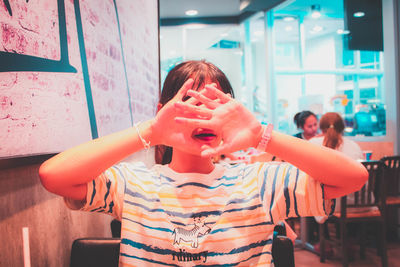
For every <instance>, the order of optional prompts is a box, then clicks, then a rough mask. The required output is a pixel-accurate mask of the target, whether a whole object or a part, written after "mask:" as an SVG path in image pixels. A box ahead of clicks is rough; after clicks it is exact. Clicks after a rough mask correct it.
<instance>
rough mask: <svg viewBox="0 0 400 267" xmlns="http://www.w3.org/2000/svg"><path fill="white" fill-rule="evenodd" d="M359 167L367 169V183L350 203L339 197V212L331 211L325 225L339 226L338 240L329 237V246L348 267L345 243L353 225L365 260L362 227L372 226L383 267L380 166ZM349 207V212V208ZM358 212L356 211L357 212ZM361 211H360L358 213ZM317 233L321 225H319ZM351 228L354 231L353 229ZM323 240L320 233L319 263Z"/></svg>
mask: <svg viewBox="0 0 400 267" xmlns="http://www.w3.org/2000/svg"><path fill="white" fill-rule="evenodd" d="M363 165H364V166H365V168H366V169H367V170H368V173H369V178H368V182H367V183H366V184H365V185H364V186H363V187H362V188H361V189H360V190H359V191H357V192H354V193H353V194H354V203H348V201H347V196H343V197H341V199H340V204H341V206H340V212H335V213H334V214H333V215H332V216H330V217H329V218H328V220H327V221H326V222H325V224H327V223H331V222H333V223H335V224H338V225H339V229H340V235H339V240H337V239H336V240H335V238H334V236H336V237H337V236H338V235H331V236H332V237H331V240H329V242H330V243H333V246H337V247H339V248H340V251H341V254H342V255H341V256H342V265H343V266H348V256H349V255H348V251H349V250H348V244H349V236H348V235H349V233H350V232H349V231H348V227H349V225H350V224H352V225H353V227H354V225H356V227H357V228H355V229H356V230H359V231H358V233H359V238H360V256H361V258H365V243H366V238H367V234H366V226H367V225H369V224H371V223H376V224H377V225H378V227H376V230H377V238H378V241H379V242H377V250H378V254H379V255H380V256H381V261H382V266H384V267H386V266H387V264H388V263H387V252H386V238H385V194H384V189H383V170H384V165H383V163H382V162H380V161H368V162H367V161H366V162H363ZM371 207H376V208H377V209H375V210H369V209H367V211H365V208H371ZM350 208H351V209H350ZM357 209H358V211H357ZM361 209H363V210H361ZM319 227H320V233H322V229H323V227H324V224H320V226H319ZM353 229H354V228H353ZM326 241H328V240H326V239H325V237H324V235H323V234H320V251H321V253H320V261H321V262H324V261H325V257H326V255H325V253H326V252H325V242H326Z"/></svg>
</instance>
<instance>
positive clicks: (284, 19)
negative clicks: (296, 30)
mask: <svg viewBox="0 0 400 267" xmlns="http://www.w3.org/2000/svg"><path fill="white" fill-rule="evenodd" d="M293 20H294V18H293V17H290V16H288V17H284V18H283V21H288V22H289V21H293Z"/></svg>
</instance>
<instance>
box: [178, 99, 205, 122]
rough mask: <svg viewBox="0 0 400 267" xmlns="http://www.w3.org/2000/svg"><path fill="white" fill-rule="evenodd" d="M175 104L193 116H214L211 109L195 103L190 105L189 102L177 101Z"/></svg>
mask: <svg viewBox="0 0 400 267" xmlns="http://www.w3.org/2000/svg"><path fill="white" fill-rule="evenodd" d="M174 106H175V108H177V109H178V110H179V111H180V112H182V113H183V114H184V115H191V116H193V117H201V118H204V119H210V118H211V117H212V111H211V110H209V109H205V108H203V107H199V106H195V105H190V104H188V103H187V102H176V103H175V104H174Z"/></svg>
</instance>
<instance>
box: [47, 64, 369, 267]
mask: <svg viewBox="0 0 400 267" xmlns="http://www.w3.org/2000/svg"><path fill="white" fill-rule="evenodd" d="M231 89H232V88H231V86H230V83H229V81H228V79H227V78H226V76H225V74H224V73H223V72H222V71H221V70H220V69H218V68H217V67H216V66H215V65H213V64H211V63H208V62H205V61H187V62H183V63H181V64H178V65H177V66H175V67H174V68H173V69H172V70H171V71H170V72H169V73H168V75H167V77H166V79H165V82H164V86H163V90H162V94H161V98H160V102H159V105H158V108H159V110H158V113H157V114H156V115H155V117H154V118H152V119H149V120H148V121H146V122H142V123H140V124H135V125H134V126H133V127H131V128H128V129H126V130H123V131H119V132H116V133H113V134H110V135H107V136H103V137H100V138H97V139H95V140H91V141H89V142H87V143H84V144H81V145H78V146H76V147H73V148H70V149H68V150H66V151H64V152H61V153H60V154H58V155H56V156H54V157H53V158H51V159H49V160H47V161H45V162H44V163H43V164H42V165H41V167H40V169H39V175H40V179H41V182H42V184H43V185H44V187H45V188H46V189H47V190H49V191H50V192H53V193H55V194H58V195H60V196H63V197H64V199H65V201H66V203H67V206H68V207H70V208H71V209H80V210H84V211H96V212H103V213H108V214H110V215H112V216H114V217H115V218H117V219H118V220H121V221H122V229H121V246H120V257H119V261H120V263H119V264H120V266H144V265H146V266H149V265H151V266H166V265H168V266H183V265H184V266H189V265H190V266H193V265H210V266H211V265H213V266H216V265H218V266H237V265H240V266H255V265H258V266H270V265H271V264H273V263H272V259H271V246H272V238H273V230H274V225H275V223H276V222H279V221H281V220H284V219H286V218H288V217H298V216H322V215H324V214H329V213H330V212H332V211H333V209H334V203H335V200H334V199H335V198H337V197H340V196H343V195H346V194H349V193H351V192H354V191H355V190H357V189H358V188H359V187H360V186H361V185H362V184H364V183H365V181H366V179H367V177H368V172H367V171H366V170H365V168H364V167H363V165H362V164H360V163H359V162H357V161H354V160H352V159H350V158H348V157H345V156H344V155H342V154H341V153H338V152H337V151H335V150H331V149H327V148H325V147H320V146H316V145H313V144H311V143H309V142H306V141H304V140H301V139H298V138H294V137H293V136H289V135H286V134H282V133H279V132H276V131H273V129H272V125H269V126H263V125H262V124H261V123H260V122H259V121H258V120H257V118H256V117H255V116H254V115H253V114H252V113H251V112H250V111H249V110H248V109H246V108H245V107H244V106H243V105H242V104H241V103H240V102H239V101H236V100H234V99H233V98H232V90H231ZM160 145H162V146H163V148H162V149H161V150H159V151H158V152H159V153H157V162H158V163H161V164H156V165H154V166H153V167H150V168H149V167H147V166H146V165H145V164H143V163H141V162H136V163H133V162H122V163H120V161H121V160H123V159H124V158H126V157H127V156H129V155H131V154H132V153H135V152H137V151H139V150H142V149H149V148H150V146H160ZM249 147H256V148H257V149H258V150H260V151H264V152H268V153H271V154H273V155H276V156H278V157H280V158H282V159H284V160H285V161H286V162H285V163H276V162H275V163H269V162H257V163H254V164H236V165H233V166H227V165H225V166H221V165H219V164H214V163H213V157H214V156H217V155H221V154H227V153H231V152H234V151H238V150H244V149H247V148H249ZM338 166H340V168H338Z"/></svg>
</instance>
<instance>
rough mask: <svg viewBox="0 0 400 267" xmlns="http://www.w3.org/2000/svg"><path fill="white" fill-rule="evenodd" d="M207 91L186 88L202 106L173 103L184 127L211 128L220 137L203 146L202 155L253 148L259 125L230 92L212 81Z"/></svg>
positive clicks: (258, 138) (260, 129)
mask: <svg viewBox="0 0 400 267" xmlns="http://www.w3.org/2000/svg"><path fill="white" fill-rule="evenodd" d="M205 89H206V91H205V92H204V91H201V92H196V91H193V90H189V91H187V94H188V95H189V96H191V97H193V98H195V99H197V101H198V102H200V103H202V105H201V106H198V104H197V105H193V104H190V103H186V102H176V103H175V106H176V107H177V108H178V109H180V110H181V112H182V114H184V115H185V117H179V118H176V122H178V123H180V124H181V125H182V126H184V127H190V128H191V129H193V128H207V129H212V130H213V131H215V132H216V133H217V135H219V137H221V138H222V142H221V144H220V145H219V146H217V147H210V146H208V145H203V146H202V150H203V151H202V153H201V155H202V156H205V157H206V156H215V155H219V154H225V153H230V152H234V151H238V150H241V149H246V148H248V147H256V146H257V144H258V143H259V141H260V139H261V135H262V131H263V129H262V126H261V124H260V123H259V122H258V121H257V119H256V118H255V117H254V115H253V114H252V113H251V112H250V111H249V110H247V109H246V108H245V107H244V106H243V105H242V104H241V103H239V102H238V101H236V100H234V99H232V98H231V97H230V95H229V94H225V93H223V92H222V91H220V90H218V89H217V88H216V86H215V85H214V84H212V85H206V86H205Z"/></svg>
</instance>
